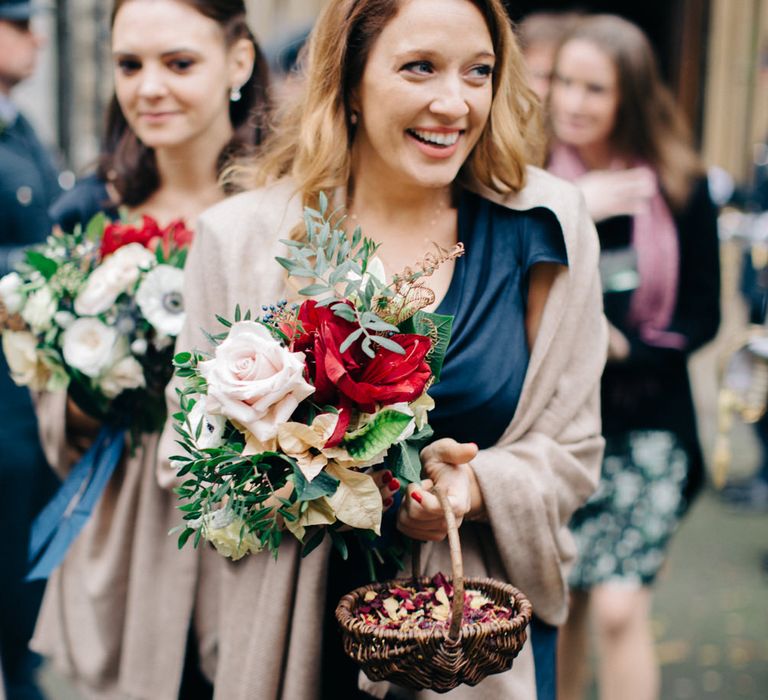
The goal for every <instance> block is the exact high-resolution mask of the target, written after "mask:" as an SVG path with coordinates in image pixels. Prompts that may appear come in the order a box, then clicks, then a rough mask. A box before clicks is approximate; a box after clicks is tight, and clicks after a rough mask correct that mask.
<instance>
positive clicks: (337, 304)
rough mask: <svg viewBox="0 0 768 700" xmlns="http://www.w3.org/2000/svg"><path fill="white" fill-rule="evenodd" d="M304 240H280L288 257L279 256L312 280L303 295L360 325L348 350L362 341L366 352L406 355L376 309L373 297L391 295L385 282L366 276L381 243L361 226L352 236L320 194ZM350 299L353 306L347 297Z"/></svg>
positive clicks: (295, 273)
mask: <svg viewBox="0 0 768 700" xmlns="http://www.w3.org/2000/svg"><path fill="white" fill-rule="evenodd" d="M304 223H305V226H306V232H307V235H306V238H305V239H304V240H303V241H282V243H284V244H285V245H286V246H287V247H288V256H287V257H279V258H277V262H278V263H280V265H282V266H283V267H284V268H285V269H286V271H287V272H288V275H289V276H290V277H298V278H301V279H309V280H312V284H309V285H306V286H305V287H303V288H301V289H300V290H299V294H301V295H303V296H309V297H317V301H318V304H320V305H323V306H326V305H329V304H331V305H332V306H331V309H332V310H333V313H334V314H336V315H337V316H339V317H340V318H343V319H344V320H345V321H349V322H350V323H355V324H356V325H357V326H358V328H357V329H356V330H354V331H352V332H351V333H350V335H349V336H348V337H347V338H346V340H345V342H344V343H343V344H342V348H341V349H342V352H345V351H346V350H347V349H348V348H349V347H350V346H351V345H352V344H353V343H354V342H356V341H358V340H361V347H362V350H363V352H364V353H365V354H366V355H368V356H369V357H373V356H374V355H375V354H376V346H380V347H384V348H387V349H388V350H391V351H392V352H396V353H398V354H404V353H405V351H404V350H403V348H402V347H400V345H398V344H397V343H396V342H395V341H393V340H391V339H389V338H387V337H386V336H384V335H380V334H381V333H390V334H391V333H397V332H398V328H397V326H394V325H392V324H391V323H386V322H385V321H383V320H382V319H381V318H380V317H379V316H378V315H377V314H376V313H374V310H373V300H374V299H375V298H376V297H380V296H391V294H392V292H391V290H390V289H389V288H388V287H387V285H386V284H385V283H384V282H383V281H382V280H378V279H377V278H376V277H375V276H373V275H370V274H368V265H369V263H370V260H371V258H372V257H373V256H374V254H375V253H376V250H377V249H378V245H377V244H376V243H375V242H374V241H372V240H371V239H370V238H364V237H363V235H362V231H361V230H360V228H359V227H358V228H356V229H355V230H354V232H353V233H352V235H351V236H350V235H349V234H348V233H347V232H346V230H345V229H344V228H343V227H342V225H343V223H344V218H343V217H340V216H339V215H338V212H335V211H334V212H330V213H329V212H328V198H327V197H326V195H325V194H324V193H321V195H320V210H319V211H316V210H314V209H310V208H309V207H308V208H306V209H305V210H304ZM347 299H351V300H353V301H354V305H351V304H348V303H346V302H345V301H344V300H347Z"/></svg>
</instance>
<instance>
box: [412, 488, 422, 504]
mask: <svg viewBox="0 0 768 700" xmlns="http://www.w3.org/2000/svg"><path fill="white" fill-rule="evenodd" d="M411 498H412V499H413V500H414V501H416V503H418V504H419V505H421V494H420V493H419V492H418V491H411Z"/></svg>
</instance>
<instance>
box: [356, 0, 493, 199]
mask: <svg viewBox="0 0 768 700" xmlns="http://www.w3.org/2000/svg"><path fill="white" fill-rule="evenodd" d="M493 67H494V53H493V43H492V41H491V35H490V33H489V31H488V26H487V25H486V23H485V19H484V18H483V16H482V14H481V13H480V11H479V10H478V9H477V7H475V5H473V4H472V3H471V2H469V1H468V0H406V2H404V3H403V5H402V7H401V8H400V10H399V11H398V13H397V15H395V17H394V18H393V19H392V20H391V21H390V22H389V24H387V25H386V26H385V27H384V30H383V31H382V33H381V34H380V36H379V37H378V38H377V39H376V41H375V43H374V44H373V46H372V47H371V52H370V55H369V57H368V62H367V64H366V66H365V70H364V72H363V77H362V80H361V82H360V85H359V87H358V89H357V91H356V94H355V98H354V100H353V108H354V109H355V111H356V112H358V117H359V122H358V127H357V133H356V135H355V149H356V167H357V168H359V169H361V170H362V169H365V172H366V176H373V177H375V178H378V179H379V180H380V182H381V183H382V184H386V185H387V186H390V185H391V184H392V183H397V184H401V183H402V184H405V185H413V186H416V187H444V186H446V185H449V184H450V183H451V182H453V180H454V178H455V177H456V175H457V174H458V171H459V169H460V168H461V166H462V164H463V163H464V161H465V160H466V159H467V157H468V156H469V154H470V152H471V151H472V148H473V147H474V146H475V144H476V143H477V141H478V139H479V138H480V135H481V133H482V131H483V128H484V127H485V125H486V122H487V121H488V115H489V113H490V109H491V101H492V73H493Z"/></svg>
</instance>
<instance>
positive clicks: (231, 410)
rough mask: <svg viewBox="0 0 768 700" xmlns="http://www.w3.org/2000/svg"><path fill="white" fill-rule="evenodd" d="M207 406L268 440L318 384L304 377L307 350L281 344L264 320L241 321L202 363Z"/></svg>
mask: <svg viewBox="0 0 768 700" xmlns="http://www.w3.org/2000/svg"><path fill="white" fill-rule="evenodd" d="M199 368H200V374H201V375H202V376H203V377H204V378H205V380H206V381H207V382H208V398H207V400H206V410H207V412H208V413H210V414H219V415H223V416H225V417H227V418H228V419H229V420H231V421H233V422H234V423H236V424H237V425H238V426H239V427H241V428H244V429H247V430H248V431H249V432H250V433H251V434H253V435H254V436H255V437H256V439H257V440H259V441H261V442H267V441H269V440H271V439H273V438H274V437H275V436H276V435H277V428H278V426H279V425H280V424H282V423H285V422H286V421H288V419H289V418H290V417H291V415H292V414H293V412H294V411H295V410H296V407H297V406H298V405H299V404H300V403H301V402H302V401H303V400H304V399H305V398H307V397H308V396H309V395H310V394H312V393H313V392H314V390H315V388H314V387H313V386H312V385H311V384H308V383H307V382H306V381H305V380H304V369H305V368H304V353H301V352H291V351H290V350H288V349H287V348H285V347H283V346H282V345H281V344H280V343H279V342H278V341H277V340H275V338H274V337H273V336H272V334H271V333H270V332H269V331H268V330H267V329H266V328H265V327H264V326H263V325H261V324H260V323H256V322H255V321H240V322H238V323H235V324H233V325H232V328H231V329H230V331H229V335H228V336H227V338H226V339H225V340H224V341H223V342H222V343H221V344H220V345H219V346H218V347H217V348H216V352H215V354H214V357H213V359H211V360H206V361H204V362H201V363H200V365H199Z"/></svg>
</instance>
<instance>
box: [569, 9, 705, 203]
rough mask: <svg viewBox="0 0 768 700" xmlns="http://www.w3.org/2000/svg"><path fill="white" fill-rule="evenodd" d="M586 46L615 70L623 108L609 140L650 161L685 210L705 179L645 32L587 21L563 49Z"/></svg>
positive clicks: (604, 18)
mask: <svg viewBox="0 0 768 700" xmlns="http://www.w3.org/2000/svg"><path fill="white" fill-rule="evenodd" d="M575 40H579V41H586V42H589V43H591V44H593V45H594V46H596V47H597V48H598V49H600V50H601V51H603V52H604V53H605V54H606V55H607V56H608V58H609V59H610V60H611V62H612V63H613V65H614V67H615V69H616V76H617V81H618V93H619V104H618V108H617V111H616V121H615V126H614V130H613V134H612V135H611V140H612V144H613V147H614V149H615V150H616V152H617V153H619V154H620V155H622V156H625V157H631V158H636V159H641V160H644V161H647V162H648V163H649V165H651V167H653V168H654V169H655V170H656V171H657V173H658V176H659V179H660V181H661V184H662V187H663V189H664V192H665V194H666V196H667V198H668V200H669V202H670V204H671V205H672V207H673V208H674V209H676V210H679V209H681V208H682V207H684V206H685V204H686V201H687V199H688V196H689V194H690V191H691V188H692V186H693V181H694V179H695V178H697V177H700V176H701V175H702V174H703V173H704V168H703V165H702V164H701V161H700V159H699V157H698V156H697V154H696V152H695V151H694V150H693V147H692V145H691V136H690V131H689V129H688V125H687V123H686V121H685V119H684V117H683V114H682V113H681V111H680V109H679V108H678V106H677V105H676V103H675V100H674V98H673V96H672V94H671V92H670V91H669V90H668V89H667V87H666V86H665V85H664V84H663V82H662V81H661V78H660V76H659V69H658V65H657V62H656V56H655V54H654V52H653V48H652V47H651V44H650V42H649V41H648V39H647V37H646V36H645V34H644V33H643V32H642V30H641V29H640V28H639V27H637V26H636V25H634V24H633V23H632V22H630V21H628V20H626V19H623V18H622V17H618V16H616V15H592V16H585V17H583V18H582V19H581V20H580V21H579V22H578V23H577V24H576V25H575V26H574V27H573V29H572V30H571V31H570V32H569V33H568V35H567V36H566V37H565V39H564V40H563V43H562V44H561V48H562V46H564V45H565V44H567V43H569V42H571V41H575Z"/></svg>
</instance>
